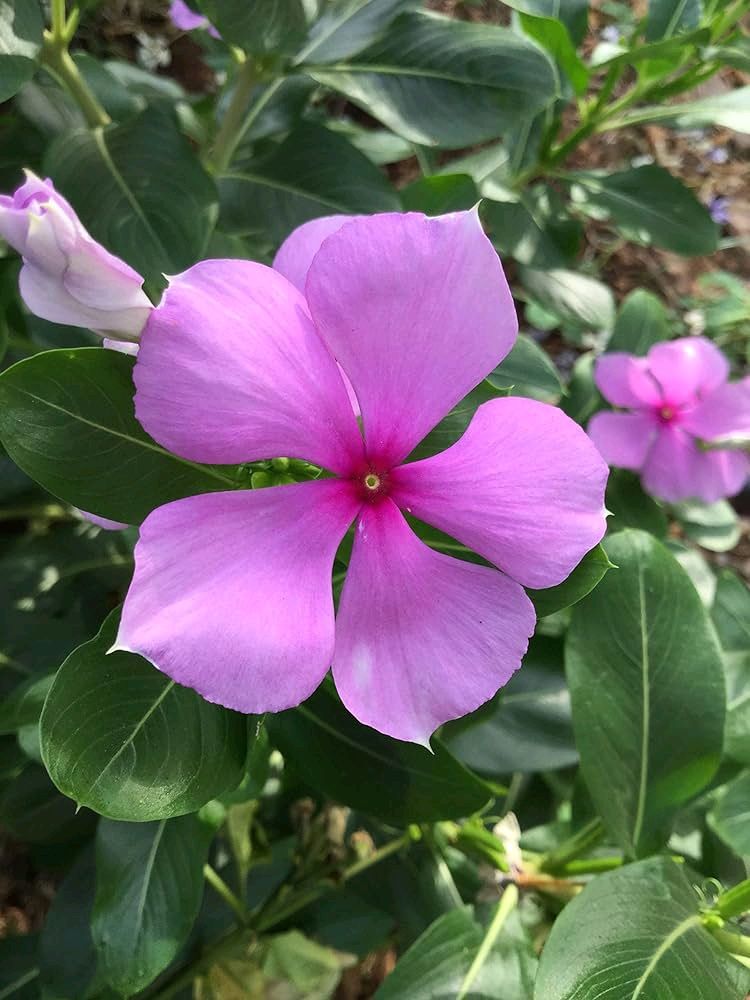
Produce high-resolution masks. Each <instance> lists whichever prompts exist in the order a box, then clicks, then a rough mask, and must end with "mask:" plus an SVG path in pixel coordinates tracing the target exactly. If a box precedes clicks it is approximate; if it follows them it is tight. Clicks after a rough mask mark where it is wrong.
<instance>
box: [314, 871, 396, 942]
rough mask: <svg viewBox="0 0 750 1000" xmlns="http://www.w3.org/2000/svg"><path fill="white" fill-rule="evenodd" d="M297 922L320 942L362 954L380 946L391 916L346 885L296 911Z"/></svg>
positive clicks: (385, 935) (389, 925) (390, 922)
mask: <svg viewBox="0 0 750 1000" xmlns="http://www.w3.org/2000/svg"><path fill="white" fill-rule="evenodd" d="M298 919H299V925H300V927H301V929H302V930H303V931H304V932H305V934H309V935H310V936H311V937H314V938H315V939H316V940H318V941H320V943H321V944H324V945H326V946H327V947H329V948H335V949H336V950H337V951H344V952H349V954H353V955H357V956H359V957H362V958H364V957H365V956H366V955H368V954H369V953H370V952H373V951H375V950H376V949H377V948H380V947H381V946H382V945H383V944H384V942H385V941H386V939H387V937H388V935H389V934H390V932H391V931H392V930H393V918H392V917H391V916H390V915H389V914H388V913H386V912H385V911H384V910H381V909H379V908H378V907H375V906H372V905H371V904H370V903H368V902H367V901H366V900H364V899H362V898H361V897H360V896H357V895H356V894H355V893H354V892H352V891H351V890H350V889H347V888H345V887H344V888H341V889H337V890H336V892H334V893H329V894H328V895H327V896H323V898H322V899H320V900H318V901H317V902H316V903H314V904H313V905H312V906H310V907H308V908H307V909H305V910H304V911H303V912H302V913H300V914H299V918H298Z"/></svg>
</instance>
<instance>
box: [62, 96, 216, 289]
mask: <svg viewBox="0 0 750 1000" xmlns="http://www.w3.org/2000/svg"><path fill="white" fill-rule="evenodd" d="M44 166H45V170H46V172H47V173H48V174H49V175H50V177H52V179H53V180H54V182H55V184H56V186H57V187H58V188H59V189H60V191H61V192H62V193H63V194H64V195H65V197H66V198H68V199H69V200H70V201H71V203H72V205H73V207H74V208H75V209H76V211H77V212H78V214H79V216H80V218H81V221H82V222H83V224H84V225H85V226H86V228H87V229H88V230H89V232H90V233H91V235H92V236H93V237H94V239H96V240H98V241H99V242H100V243H102V244H103V245H104V246H105V247H106V248H107V250H109V251H110V252H111V253H114V254H116V255H117V256H118V257H122V258H123V259H124V260H126V261H127V262H128V264H130V265H131V266H132V267H134V268H135V269H136V271H138V272H139V273H140V274H142V275H144V276H145V277H146V279H147V281H149V282H153V283H154V284H156V285H159V286H161V284H163V277H162V276H163V274H178V273H179V272H180V271H183V270H184V269H185V268H187V267H189V266H190V265H191V264H194V263H195V261H197V260H199V259H200V258H201V256H202V253H203V247H204V246H205V243H206V240H207V239H208V236H209V232H210V229H211V227H212V224H213V219H214V214H215V209H216V197H217V196H216V188H215V186H214V183H213V181H212V180H211V178H210V177H209V176H208V174H207V173H206V172H205V171H204V170H203V168H202V167H201V165H200V163H199V162H198V160H197V158H196V156H195V153H194V152H193V150H192V148H191V146H190V144H189V142H188V140H187V139H186V138H185V137H184V136H183V135H181V134H180V131H179V129H178V128H177V124H176V122H175V120H174V118H173V117H172V115H171V114H168V113H167V112H165V111H162V110H159V109H157V108H153V107H152V108H148V109H146V110H145V111H143V112H142V113H141V114H139V115H137V116H136V117H135V118H131V119H130V120H129V121H127V122H125V123H124V124H122V125H112V126H108V127H107V128H105V129H94V130H87V129H86V130H78V131H72V132H69V131H66V132H65V133H64V134H62V135H61V136H60V137H59V138H58V139H56V140H55V141H54V142H53V143H52V145H51V146H50V148H49V150H48V151H47V155H46V157H45V161H44Z"/></svg>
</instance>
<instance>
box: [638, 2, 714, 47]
mask: <svg viewBox="0 0 750 1000" xmlns="http://www.w3.org/2000/svg"><path fill="white" fill-rule="evenodd" d="M702 12H703V3H702V0H649V4H648V17H647V19H646V40H647V41H649V42H654V41H657V40H658V39H660V38H671V37H672V35H678V34H681V33H682V32H683V31H690V29H691V28H696V27H697V26H698V24H699V23H700V19H701V13H702Z"/></svg>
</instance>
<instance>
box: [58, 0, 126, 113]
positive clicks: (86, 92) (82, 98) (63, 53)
mask: <svg viewBox="0 0 750 1000" xmlns="http://www.w3.org/2000/svg"><path fill="white" fill-rule="evenodd" d="M51 20H52V23H51V27H50V28H49V29H48V30H47V31H45V32H44V40H43V42H42V52H41V57H40V58H41V63H42V65H43V66H45V67H46V68H47V69H48V70H49V71H50V73H52V75H53V76H54V77H55V78H56V79H57V80H58V82H59V83H60V84H61V86H63V87H64V88H65V89H66V90H67V91H68V93H69V94H70V96H71V97H72V98H73V100H74V101H75V102H76V104H77V105H78V107H79V108H80V109H81V111H82V112H83V116H84V118H85V119H86V124H87V125H88V126H89V127H90V128H101V127H103V126H104V125H109V123H110V122H111V120H112V119H111V118H110V117H109V115H108V114H107V112H106V111H105V110H104V108H103V107H102V105H101V104H100V103H99V101H98V100H97V99H96V97H95V96H94V94H93V92H92V91H91V89H90V88H89V85H88V84H87V83H86V81H85V80H84V78H83V76H82V75H81V72H80V70H79V69H78V67H77V66H76V64H75V62H74V61H73V58H72V56H71V55H70V52H69V51H68V46H69V45H70V41H71V39H72V37H73V35H74V33H75V30H76V27H77V26H78V8H77V7H74V8H73V10H72V11H71V14H70V16H69V17H68V16H67V15H66V13H65V0H52V7H51Z"/></svg>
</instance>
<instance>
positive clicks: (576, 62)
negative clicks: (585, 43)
mask: <svg viewBox="0 0 750 1000" xmlns="http://www.w3.org/2000/svg"><path fill="white" fill-rule="evenodd" d="M521 26H522V27H523V30H524V32H525V33H526V34H527V35H528V36H529V38H533V39H534V40H535V41H537V42H539V44H540V45H541V46H542V47H543V48H545V49H546V50H547V51H548V52H549V54H550V55H551V56H552V57H553V59H554V60H555V62H556V63H557V65H558V66H559V67H560V69H562V71H563V73H565V75H566V77H567V78H568V80H569V81H570V83H571V84H572V87H573V92H574V93H576V94H578V95H579V96H580V95H581V94H583V93H585V91H586V87H587V86H588V82H589V71H588V69H587V68H586V64H585V63H584V62H583V60H582V59H580V58H579V56H578V53H577V52H576V50H575V46H574V45H573V43H572V42H571V40H570V35H569V33H568V31H567V29H566V27H565V25H564V24H563V22H562V21H559V20H558V19H557V18H556V17H532V16H530V15H528V14H521Z"/></svg>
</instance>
